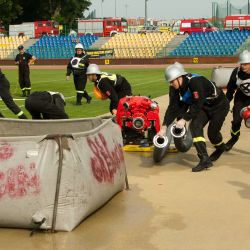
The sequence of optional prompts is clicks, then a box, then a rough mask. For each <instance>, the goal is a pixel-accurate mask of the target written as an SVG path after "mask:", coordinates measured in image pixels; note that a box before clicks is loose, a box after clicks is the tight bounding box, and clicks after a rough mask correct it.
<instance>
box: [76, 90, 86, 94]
mask: <svg viewBox="0 0 250 250" xmlns="http://www.w3.org/2000/svg"><path fill="white" fill-rule="evenodd" d="M76 93H80V94H84V91H81V90H77V91H76Z"/></svg>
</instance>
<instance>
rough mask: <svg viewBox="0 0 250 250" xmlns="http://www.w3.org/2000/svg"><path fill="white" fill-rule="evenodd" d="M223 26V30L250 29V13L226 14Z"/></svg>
mask: <svg viewBox="0 0 250 250" xmlns="http://www.w3.org/2000/svg"><path fill="white" fill-rule="evenodd" d="M224 28H225V30H236V29H237V30H243V29H247V30H250V15H233V16H226V17H225V22H224Z"/></svg>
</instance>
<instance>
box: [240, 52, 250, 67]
mask: <svg viewBox="0 0 250 250" xmlns="http://www.w3.org/2000/svg"><path fill="white" fill-rule="evenodd" d="M238 63H239V64H243V63H250V52H249V51H248V50H244V51H243V52H242V53H240V55H239V61H238Z"/></svg>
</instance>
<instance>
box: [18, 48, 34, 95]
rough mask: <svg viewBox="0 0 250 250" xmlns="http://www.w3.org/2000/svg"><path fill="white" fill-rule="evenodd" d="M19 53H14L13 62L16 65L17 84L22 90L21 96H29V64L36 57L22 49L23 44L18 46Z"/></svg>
mask: <svg viewBox="0 0 250 250" xmlns="http://www.w3.org/2000/svg"><path fill="white" fill-rule="evenodd" d="M18 50H19V54H17V55H16V58H15V64H17V65H18V78H19V85H20V88H21V90H22V96H23V97H26V96H29V94H30V91H31V83H30V68H29V65H30V64H31V63H33V62H34V61H35V60H36V58H35V56H32V55H31V54H29V53H26V52H25V51H24V47H23V45H20V46H18Z"/></svg>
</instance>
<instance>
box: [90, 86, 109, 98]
mask: <svg viewBox="0 0 250 250" xmlns="http://www.w3.org/2000/svg"><path fill="white" fill-rule="evenodd" d="M93 93H94V96H95V97H96V98H97V99H100V100H106V99H107V98H108V96H107V95H105V94H103V93H102V92H101V91H100V90H99V89H98V88H97V87H96V86H95V87H94V89H93Z"/></svg>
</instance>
